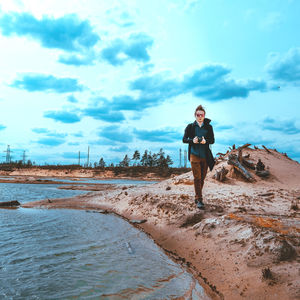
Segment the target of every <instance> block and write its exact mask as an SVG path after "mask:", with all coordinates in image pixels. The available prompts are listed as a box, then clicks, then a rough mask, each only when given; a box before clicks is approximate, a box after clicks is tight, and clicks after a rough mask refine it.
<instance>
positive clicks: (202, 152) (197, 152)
mask: <svg viewBox="0 0 300 300" xmlns="http://www.w3.org/2000/svg"><path fill="white" fill-rule="evenodd" d="M194 116H195V119H196V120H195V121H194V122H193V123H190V124H188V125H187V127H186V128H185V131H184V136H183V139H182V141H183V143H187V144H189V148H188V158H189V161H190V162H191V166H192V172H193V177H194V188H195V203H196V204H197V207H198V208H200V209H204V203H203V196H202V189H203V185H204V179H205V177H206V173H207V169H208V167H209V169H210V170H212V169H213V167H214V165H215V160H214V158H213V155H212V152H211V150H210V147H209V145H210V144H213V143H214V142H215V137H214V131H213V127H212V126H211V125H210V122H211V120H210V119H207V118H205V109H204V107H203V106H202V105H199V106H197V108H196V110H195V114H194Z"/></svg>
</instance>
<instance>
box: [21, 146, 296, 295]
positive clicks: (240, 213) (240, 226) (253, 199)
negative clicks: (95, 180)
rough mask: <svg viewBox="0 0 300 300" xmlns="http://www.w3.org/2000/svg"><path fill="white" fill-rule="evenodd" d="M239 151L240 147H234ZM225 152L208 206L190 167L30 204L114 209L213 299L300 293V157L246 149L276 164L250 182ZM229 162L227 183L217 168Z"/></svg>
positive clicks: (208, 188) (209, 184)
mask: <svg viewBox="0 0 300 300" xmlns="http://www.w3.org/2000/svg"><path fill="white" fill-rule="evenodd" d="M234 152H236V150H233V151H232V153H234ZM229 154H230V153H228V154H226V155H225V156H224V158H223V159H222V160H219V161H220V162H219V163H218V164H217V165H216V167H215V169H214V170H213V171H212V172H209V173H208V175H207V179H206V182H205V187H204V191H203V192H204V202H205V209H204V210H199V209H197V208H196V206H195V203H194V191H193V185H192V183H193V178H192V174H191V172H189V173H186V174H183V175H180V176H176V177H173V178H170V179H168V180H164V181H161V182H159V183H156V184H153V185H145V186H131V187H119V188H112V189H110V190H107V189H105V190H100V191H97V192H90V193H88V194H87V195H81V196H78V197H75V198H70V199H54V200H51V202H49V201H48V200H44V201H38V202H31V203H26V204H24V205H23V207H43V208H78V209H86V210H93V211H101V212H103V213H104V212H113V213H116V214H118V215H120V216H122V217H124V218H126V219H127V220H146V222H144V223H141V224H134V226H137V227H139V228H140V229H141V230H143V231H145V232H146V233H148V234H149V235H150V236H151V237H152V238H153V240H154V241H155V242H156V243H157V244H158V245H159V246H161V247H162V248H163V249H165V250H166V251H167V253H168V254H169V255H170V256H172V257H173V258H174V259H177V260H178V261H180V262H182V263H184V264H185V265H187V266H188V267H189V268H190V270H191V271H192V272H193V274H194V275H195V276H196V277H197V278H198V279H199V281H200V283H201V284H202V286H203V287H204V288H205V290H206V292H207V293H208V294H209V295H210V296H211V297H212V299H230V300H234V299H255V300H256V299H300V258H299V251H300V210H299V209H300V164H299V163H297V162H295V161H292V160H290V159H289V158H288V157H286V156H285V155H283V154H281V153H278V152H277V151H275V150H270V153H269V152H267V151H266V150H264V149H256V150H255V149H250V148H248V149H245V150H244V151H243V154H244V155H246V154H249V155H250V159H252V160H253V161H254V162H257V161H258V159H261V160H262V162H263V163H264V164H265V165H266V168H267V169H268V170H269V171H270V176H269V177H268V178H266V179H262V178H260V177H258V176H256V175H255V171H253V170H250V169H249V170H248V171H249V172H250V173H251V174H252V176H253V178H255V181H253V182H247V181H246V180H245V179H243V178H242V177H241V176H240V175H239V174H238V173H237V172H235V171H234V170H233V169H232V167H231V166H229V165H228V164H227V158H228V155H229ZM222 167H225V168H227V169H228V170H229V173H228V174H227V179H226V180H225V181H224V182H219V181H216V180H215V179H214V178H213V175H214V174H215V172H216V171H217V170H220V169H221V168H222Z"/></svg>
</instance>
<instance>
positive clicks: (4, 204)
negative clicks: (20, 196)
mask: <svg viewBox="0 0 300 300" xmlns="http://www.w3.org/2000/svg"><path fill="white" fill-rule="evenodd" d="M20 205H21V204H20V202H18V201H6V202H0V207H16V206H20Z"/></svg>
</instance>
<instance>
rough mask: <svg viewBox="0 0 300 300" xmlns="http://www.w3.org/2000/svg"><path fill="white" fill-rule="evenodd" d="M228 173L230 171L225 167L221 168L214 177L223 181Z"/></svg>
mask: <svg viewBox="0 0 300 300" xmlns="http://www.w3.org/2000/svg"><path fill="white" fill-rule="evenodd" d="M227 173H228V170H227V169H225V168H224V167H223V168H222V169H221V170H219V171H216V174H215V175H214V176H213V178H214V179H216V180H218V181H221V182H223V181H225V179H226V175H227Z"/></svg>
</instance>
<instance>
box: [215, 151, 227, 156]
mask: <svg viewBox="0 0 300 300" xmlns="http://www.w3.org/2000/svg"><path fill="white" fill-rule="evenodd" d="M226 154H227V153H225V154H224V153H221V152H218V153H217V154H216V155H219V156H220V157H223V156H225V155H226Z"/></svg>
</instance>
